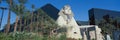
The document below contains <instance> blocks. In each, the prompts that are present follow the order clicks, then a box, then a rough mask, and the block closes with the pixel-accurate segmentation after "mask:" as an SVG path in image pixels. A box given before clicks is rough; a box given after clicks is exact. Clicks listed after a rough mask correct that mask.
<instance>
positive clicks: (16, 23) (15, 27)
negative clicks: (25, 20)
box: [14, 16, 18, 32]
mask: <svg viewBox="0 0 120 40" xmlns="http://www.w3.org/2000/svg"><path fill="white" fill-rule="evenodd" d="M17 25H18V16H16V22H15V26H14V32H16V29H17Z"/></svg>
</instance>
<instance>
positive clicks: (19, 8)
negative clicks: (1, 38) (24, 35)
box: [7, 0, 27, 32]
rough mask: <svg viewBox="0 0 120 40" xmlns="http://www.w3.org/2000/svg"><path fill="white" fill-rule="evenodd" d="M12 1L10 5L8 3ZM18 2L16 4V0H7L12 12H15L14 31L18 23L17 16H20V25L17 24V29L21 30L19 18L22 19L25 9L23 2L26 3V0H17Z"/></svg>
mask: <svg viewBox="0 0 120 40" xmlns="http://www.w3.org/2000/svg"><path fill="white" fill-rule="evenodd" d="M9 1H12V5H11V4H9V3H10V2H9ZM17 1H18V2H19V3H18V4H17V3H16V1H13V0H7V3H8V4H9V5H11V7H10V9H11V11H12V12H14V13H15V14H16V22H15V26H14V32H16V29H17V25H18V18H20V26H19V31H21V19H22V17H21V16H22V14H23V13H24V11H25V6H24V4H25V3H26V1H27V0H17Z"/></svg>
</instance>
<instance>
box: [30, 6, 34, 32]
mask: <svg viewBox="0 0 120 40" xmlns="http://www.w3.org/2000/svg"><path fill="white" fill-rule="evenodd" d="M33 13H34V5H33V4H32V16H31V24H30V25H31V26H30V32H32V30H33V27H32V25H33Z"/></svg>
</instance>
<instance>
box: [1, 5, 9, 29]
mask: <svg viewBox="0 0 120 40" xmlns="http://www.w3.org/2000/svg"><path fill="white" fill-rule="evenodd" d="M0 9H2V15H1V19H0V28H1V24H2V19H3V14H4V10H6V9H7V8H5V7H0Z"/></svg>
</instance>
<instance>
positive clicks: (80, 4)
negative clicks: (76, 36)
mask: <svg viewBox="0 0 120 40" xmlns="http://www.w3.org/2000/svg"><path fill="white" fill-rule="evenodd" d="M47 3H51V4H52V5H54V6H55V7H56V8H58V9H59V10H60V9H61V8H62V7H63V6H64V5H66V4H69V5H70V6H71V8H72V11H73V13H74V17H75V19H76V20H80V21H88V10H89V9H91V8H102V9H108V10H115V11H120V0H28V2H27V4H26V5H25V6H26V7H27V8H28V9H30V10H31V5H32V4H34V5H35V8H36V9H37V8H40V7H41V6H44V5H45V4H47ZM1 6H2V7H8V6H7V4H6V3H5V2H2V3H1V4H0V7H1ZM1 11H2V10H0V16H1ZM7 15H8V10H5V12H4V18H3V21H2V26H4V25H5V24H6V23H7ZM15 18H16V15H15V14H14V13H12V14H11V23H13V22H14V21H15Z"/></svg>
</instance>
